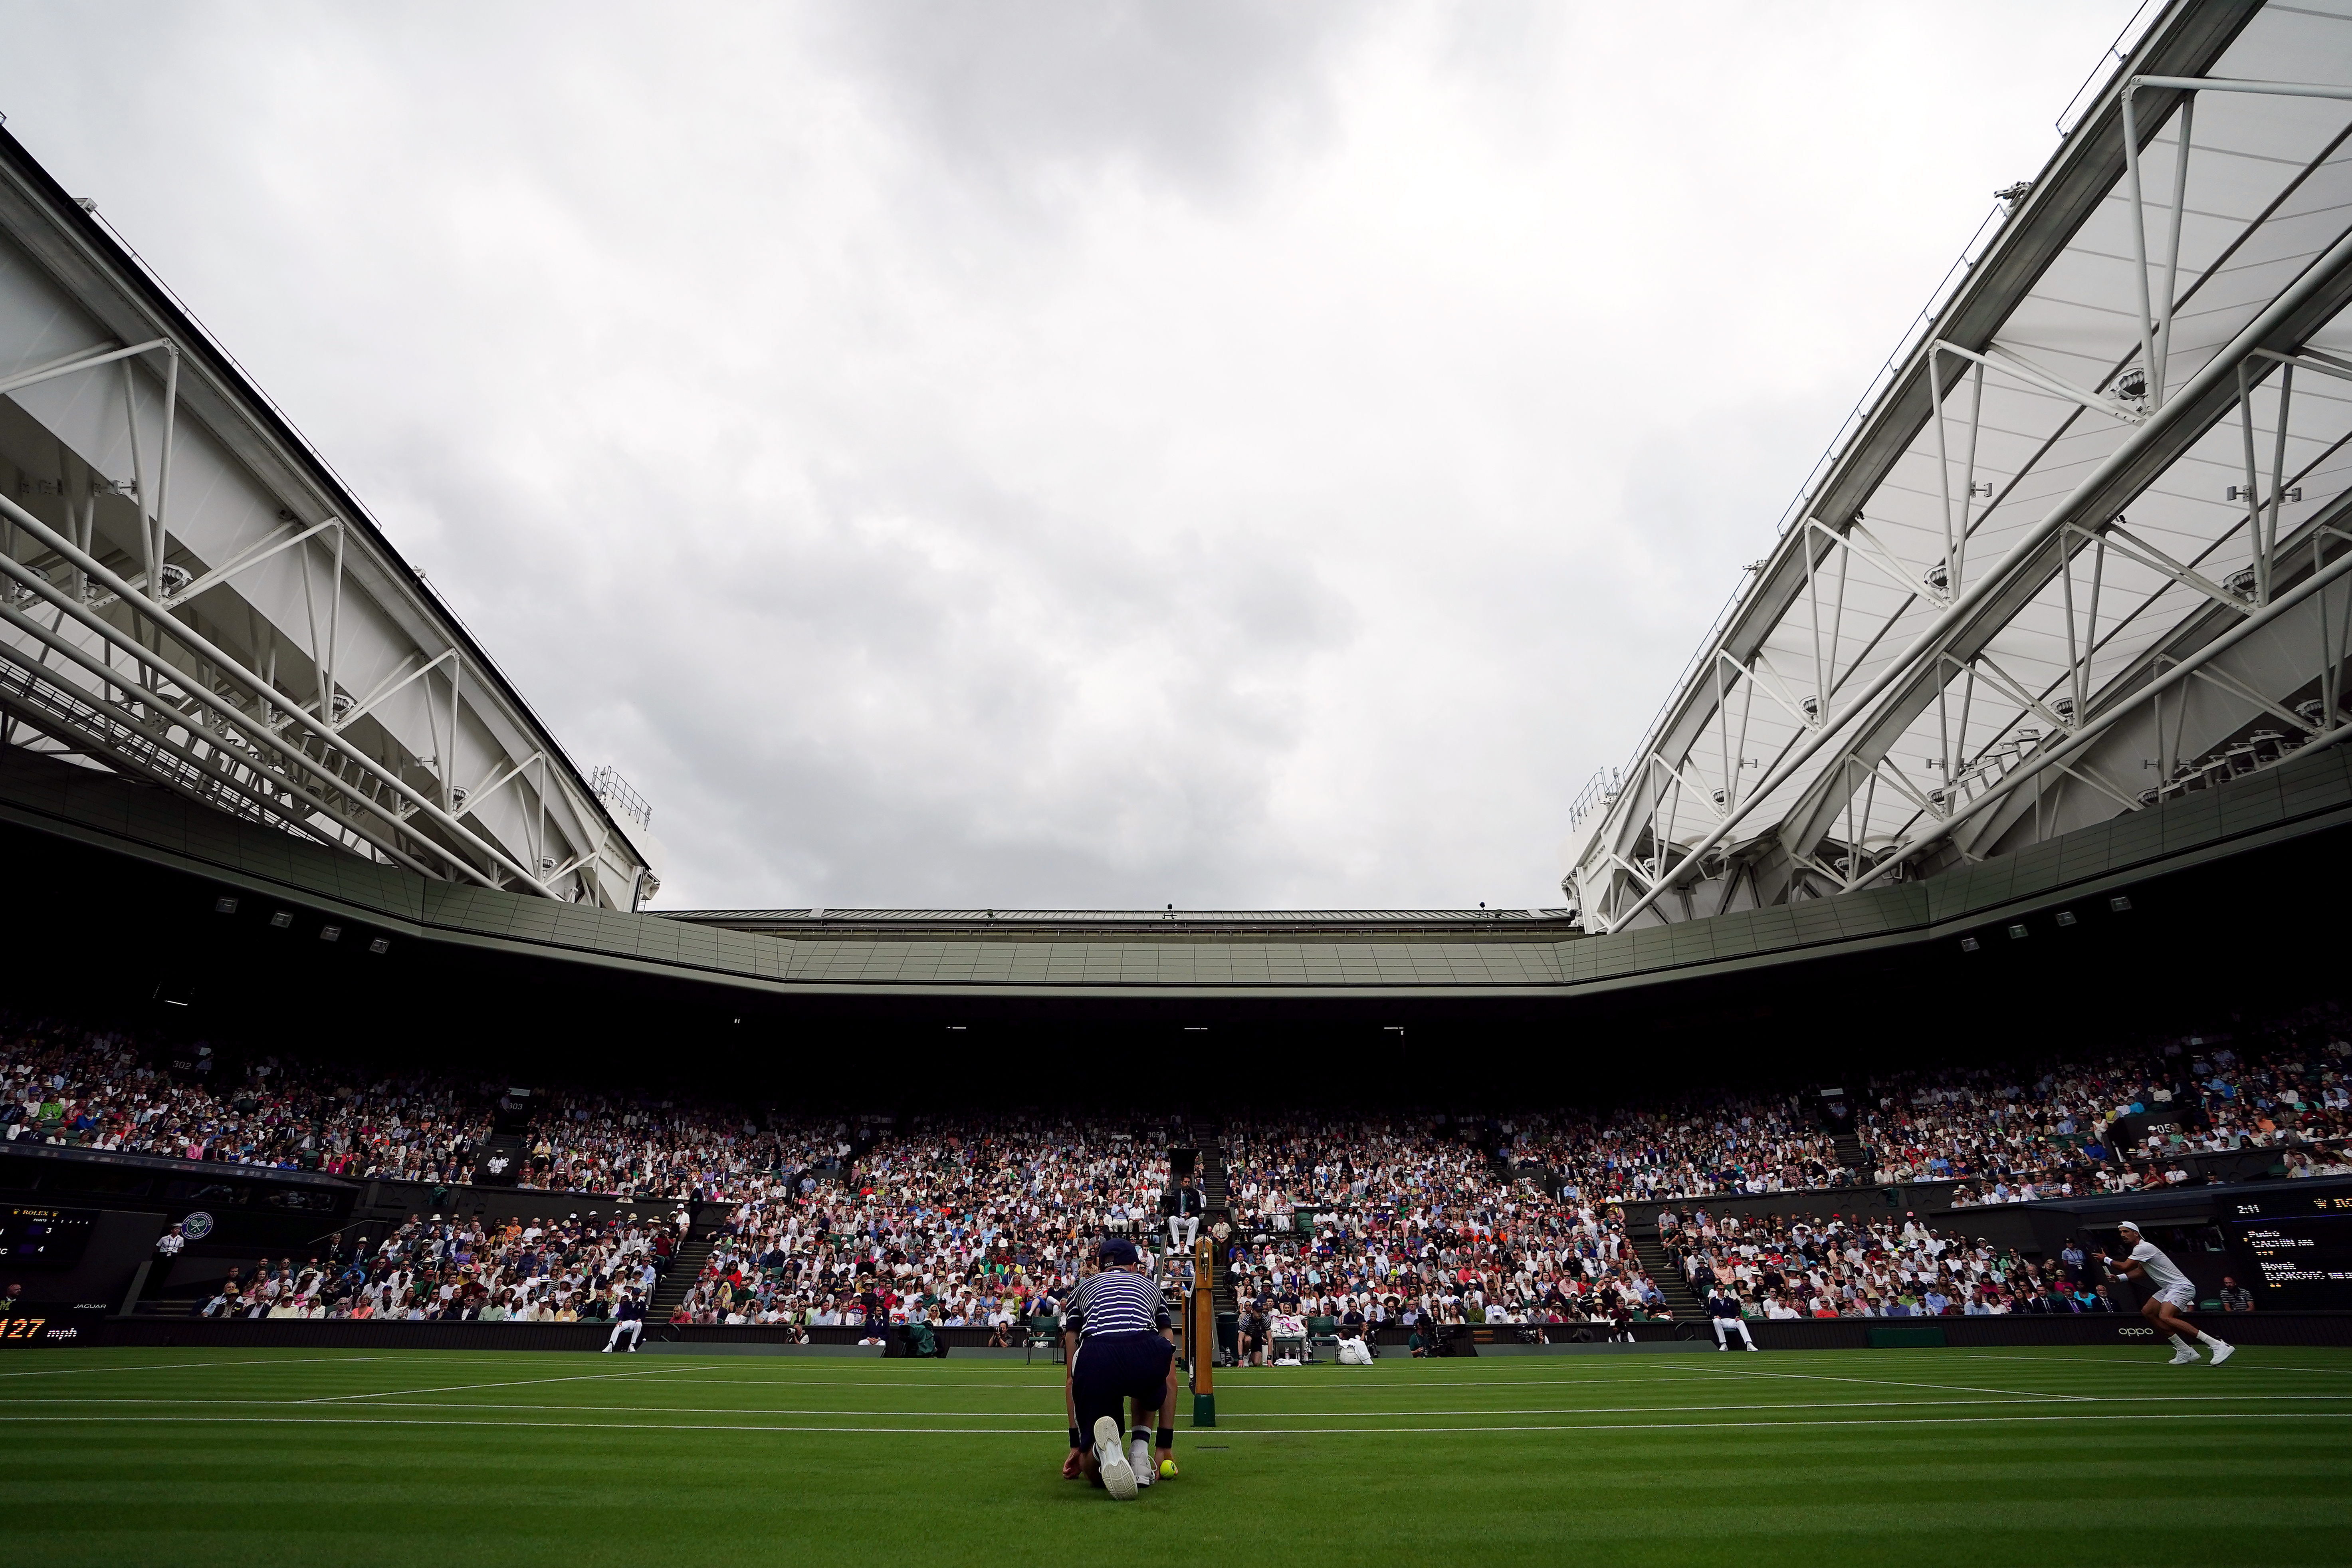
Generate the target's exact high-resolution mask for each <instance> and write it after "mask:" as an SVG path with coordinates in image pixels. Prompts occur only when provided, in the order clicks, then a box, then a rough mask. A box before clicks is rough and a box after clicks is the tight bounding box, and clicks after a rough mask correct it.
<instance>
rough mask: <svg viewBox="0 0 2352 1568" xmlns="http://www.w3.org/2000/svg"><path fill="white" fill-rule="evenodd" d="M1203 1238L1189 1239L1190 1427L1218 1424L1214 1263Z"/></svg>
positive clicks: (1210, 1243)
mask: <svg viewBox="0 0 2352 1568" xmlns="http://www.w3.org/2000/svg"><path fill="white" fill-rule="evenodd" d="M1213 1247H1214V1244H1213V1242H1211V1241H1210V1239H1209V1238H1208V1237H1205V1236H1198V1237H1193V1238H1192V1313H1191V1318H1192V1321H1191V1322H1190V1323H1189V1324H1188V1325H1187V1337H1188V1338H1190V1339H1191V1340H1192V1425H1193V1426H1215V1425H1216V1424H1217V1391H1216V1381H1217V1291H1216V1283H1217V1260H1216V1257H1215V1254H1214V1251H1213Z"/></svg>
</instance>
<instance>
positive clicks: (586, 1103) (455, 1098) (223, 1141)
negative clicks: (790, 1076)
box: [0, 1017, 851, 1198]
mask: <svg viewBox="0 0 2352 1568" xmlns="http://www.w3.org/2000/svg"><path fill="white" fill-rule="evenodd" d="M215 1066H216V1058H215V1056H214V1053H213V1052H212V1051H211V1049H210V1048H209V1047H188V1048H187V1049H186V1051H185V1054H184V1055H180V1054H176V1053H173V1052H166V1051H164V1050H162V1049H159V1048H157V1047H154V1046H153V1045H152V1043H151V1042H145V1041H142V1040H140V1039H138V1038H136V1037H132V1036H130V1035H128V1034H125V1033H123V1032H121V1031H114V1030H107V1031H97V1030H89V1029H85V1028H81V1027H79V1026H73V1025H69V1024H64V1023H60V1022H58V1021H56V1020H48V1019H16V1018H5V1017H0V1139H5V1140H6V1141H8V1142H15V1141H16V1140H17V1139H20V1138H32V1139H35V1140H37V1141H38V1142H47V1143H60V1144H67V1145H70V1146H74V1147H78V1148H88V1149H100V1150H110V1151H121V1152H130V1153H139V1154H158V1155H164V1156H168V1157H170V1158H173V1159H185V1160H209V1161H216V1162H223V1163H231V1164H241V1165H263V1166H271V1167H277V1168H281V1169H288V1170H298V1169H299V1170H311V1171H321V1172H325V1173H328V1174H330V1175H340V1176H353V1177H358V1178H361V1179H383V1180H394V1181H414V1182H429V1183H437V1184H446V1185H457V1184H465V1183H469V1182H472V1181H475V1180H476V1179H477V1178H478V1175H479V1174H480V1172H479V1170H478V1165H479V1163H480V1160H481V1156H482V1153H483V1151H484V1149H485V1147H486V1146H487V1145H488V1141H489V1139H490V1137H491V1133H492V1130H493V1127H494V1125H495V1122H496V1117H497V1107H498V1104H499V1100H500V1098H501V1097H502V1096H503V1095H504V1094H505V1092H506V1086H504V1085H503V1084H502V1083H499V1082H474V1083H461V1082H459V1081H457V1080H455V1079H450V1078H447V1077H446V1076H436V1075H431V1074H425V1073H418V1072H415V1071H413V1070H411V1071H404V1072H397V1073H378V1072H373V1071H362V1070H359V1069H358V1068H354V1067H352V1065H350V1064H348V1063H345V1064H340V1065H336V1066H332V1067H324V1066H320V1065H318V1064H314V1063H305V1062H302V1061H299V1060H296V1059H293V1058H280V1057H278V1056H275V1055H273V1056H268V1057H265V1058H261V1059H259V1060H257V1061H254V1062H252V1063H250V1064H249V1065H248V1066H247V1067H246V1068H245V1069H244V1071H243V1072H242V1073H241V1074H237V1075H230V1074H228V1073H227V1072H226V1069H222V1076H224V1077H228V1076H235V1077H236V1081H235V1082H234V1083H233V1084H232V1083H224V1082H216V1081H215ZM849 1133H850V1129H849V1127H848V1125H847V1124H846V1123H844V1122H841V1121H837V1120H836V1119H832V1118H825V1119H821V1120H818V1121H778V1120H775V1119H771V1121H770V1122H769V1124H766V1125H762V1124H761V1122H759V1121H753V1120H751V1119H750V1118H748V1117H746V1116H745V1115H744V1113H743V1112H742V1111H741V1110H739V1109H737V1108H734V1107H730V1106H722V1105H717V1104H698V1103H691V1102H685V1101H681V1100H677V1099H676V1098H674V1097H662V1098H658V1099H657V1098H655V1097H653V1096H634V1097H632V1096H624V1095H619V1094H611V1093H604V1094H591V1093H585V1092H561V1093H557V1094H554V1095H544V1094H542V1095H539V1096H536V1097H534V1098H533V1100H531V1102H530V1110H529V1113H528V1119H527V1121H525V1123H524V1125H523V1127H522V1129H521V1131H520V1134H519V1136H520V1138H521V1140H522V1145H521V1158H520V1162H519V1164H518V1168H517V1170H516V1172H515V1179H514V1180H513V1181H512V1182H511V1183H509V1185H514V1186H519V1187H522V1188H527V1189H544V1190H551V1191H557V1192H579V1193H599V1194H644V1195H646V1196H647V1197H656V1196H658V1197H671V1196H686V1195H694V1196H707V1197H719V1198H724V1197H730V1196H734V1195H737V1194H743V1193H749V1192H751V1191H753V1190H755V1189H757V1188H758V1187H759V1186H760V1185H761V1183H763V1182H764V1181H766V1180H767V1179H769V1178H770V1177H771V1176H772V1175H773V1173H775V1172H777V1171H779V1170H792V1171H800V1170H805V1169H807V1168H809V1167H811V1166H814V1165H817V1164H820V1163H824V1162H826V1161H832V1160H837V1159H839V1158H841V1157H843V1156H844V1155H845V1154H847V1153H848V1152H850V1149H851V1142H849Z"/></svg>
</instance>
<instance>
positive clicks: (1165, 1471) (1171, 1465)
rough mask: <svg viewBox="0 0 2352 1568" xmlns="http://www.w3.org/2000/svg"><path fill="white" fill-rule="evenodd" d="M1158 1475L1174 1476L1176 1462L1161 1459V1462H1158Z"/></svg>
mask: <svg viewBox="0 0 2352 1568" xmlns="http://www.w3.org/2000/svg"><path fill="white" fill-rule="evenodd" d="M1175 1473H1176V1461H1175V1460H1173V1459H1162V1460H1160V1474H1161V1475H1163V1476H1172V1475H1174V1474H1175Z"/></svg>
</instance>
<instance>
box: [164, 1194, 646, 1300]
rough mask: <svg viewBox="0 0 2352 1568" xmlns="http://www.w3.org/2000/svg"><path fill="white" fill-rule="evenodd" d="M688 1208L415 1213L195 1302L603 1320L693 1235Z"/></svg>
mask: <svg viewBox="0 0 2352 1568" xmlns="http://www.w3.org/2000/svg"><path fill="white" fill-rule="evenodd" d="M687 1228H688V1214H687V1211H686V1210H684V1209H678V1210H676V1211H674V1212H672V1213H671V1214H668V1215H652V1214H647V1215H640V1214H638V1213H636V1212H635V1211H631V1212H627V1213H620V1214H614V1215H604V1214H602V1213H601V1212H598V1211H591V1212H590V1213H589V1214H588V1215H586V1216H585V1217H583V1216H582V1215H570V1216H568V1217H566V1218H564V1219H562V1220H551V1221H547V1222H541V1221H538V1220H526V1219H520V1218H517V1219H512V1220H509V1221H508V1222H507V1223H505V1224H504V1225H498V1224H493V1223H486V1222H485V1221H484V1220H483V1219H482V1218H481V1217H480V1216H478V1215H477V1216H475V1217H473V1218H470V1219H467V1218H463V1217H460V1216H458V1215H447V1216H446V1217H445V1216H443V1215H429V1216H419V1217H417V1218H414V1219H411V1220H410V1221H408V1222H407V1223H406V1224H404V1225H403V1226H399V1227H398V1228H397V1229H395V1230H394V1231H392V1232H391V1233H390V1234H389V1235H387V1236H385V1237H383V1239H382V1240H381V1241H379V1242H377V1243H375V1244H374V1245H373V1246H371V1245H370V1244H369V1242H368V1240H367V1239H366V1237H363V1236H354V1237H353V1238H352V1242H351V1244H350V1246H349V1247H346V1246H345V1245H344V1239H343V1237H341V1235H340V1234H339V1235H337V1236H334V1237H331V1238H330V1239H329V1240H328V1242H327V1243H326V1244H325V1246H324V1247H323V1248H322V1250H321V1251H320V1253H319V1254H318V1255H316V1256H314V1257H311V1258H309V1259H308V1260H306V1261H303V1262H300V1263H298V1262H297V1261H296V1260H295V1259H294V1258H278V1259H277V1260H275V1261H273V1260H272V1259H270V1258H262V1259H261V1260H260V1261H259V1262H258V1263H257V1264H256V1265H255V1266H254V1267H253V1268H252V1270H251V1271H250V1272H249V1273H248V1272H247V1271H246V1270H245V1269H244V1268H242V1267H237V1268H231V1269H230V1270H229V1272H228V1275H227V1278H226V1280H225V1281H223V1283H222V1284H221V1285H220V1287H219V1288H218V1289H216V1290H215V1292H214V1294H213V1295H212V1297H211V1298H210V1299H209V1300H205V1302H204V1303H203V1304H202V1305H201V1306H200V1307H199V1308H198V1309H197V1310H198V1311H199V1312H200V1313H201V1314H202V1315H203V1316H205V1317H226V1318H337V1319H346V1318H348V1319H375V1318H381V1319H387V1320H415V1321H425V1320H434V1321H443V1320H449V1321H457V1320H463V1321H480V1322H486V1323H488V1322H507V1321H513V1322H550V1323H571V1322H583V1321H602V1320H605V1319H609V1318H611V1317H612V1316H613V1315H614V1310H615V1309H616V1308H617V1306H618V1305H619V1302H620V1300H621V1299H622V1297H623V1295H624V1293H625V1292H629V1291H634V1292H635V1293H636V1295H637V1298H638V1299H639V1300H648V1299H650V1298H651V1296H652V1294H653V1291H654V1289H655V1286H656V1283H657V1282H658V1281H659V1279H660V1278H661V1275H662V1273H663V1272H664V1271H665V1270H666V1269H667V1268H668V1266H669V1262H670V1259H671V1258H673V1257H674V1256H675V1255H676V1250H677V1245H678V1243H679V1241H680V1240H681V1238H682V1237H684V1236H685V1235H686V1232H687Z"/></svg>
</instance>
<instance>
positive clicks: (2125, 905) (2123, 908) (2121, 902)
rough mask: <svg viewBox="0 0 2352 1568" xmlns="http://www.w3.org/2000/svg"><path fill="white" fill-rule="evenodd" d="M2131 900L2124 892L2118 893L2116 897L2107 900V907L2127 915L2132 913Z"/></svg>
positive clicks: (2111, 910) (2116, 912)
mask: <svg viewBox="0 0 2352 1568" xmlns="http://www.w3.org/2000/svg"><path fill="white" fill-rule="evenodd" d="M2131 907H2132V901H2131V900H2130V899H2129V898H2127V897H2126V896H2125V895H2124V894H2122V893H2117V894H2116V896H2115V897H2114V898H2112V899H2109V900H2107V909H2108V910H2109V911H2110V912H2112V913H2115V914H2119V915H2127V914H2129V913H2131Z"/></svg>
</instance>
